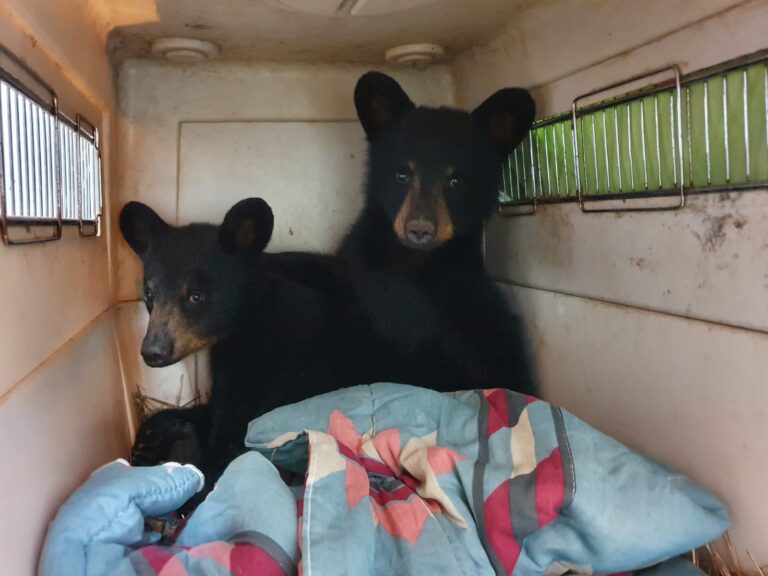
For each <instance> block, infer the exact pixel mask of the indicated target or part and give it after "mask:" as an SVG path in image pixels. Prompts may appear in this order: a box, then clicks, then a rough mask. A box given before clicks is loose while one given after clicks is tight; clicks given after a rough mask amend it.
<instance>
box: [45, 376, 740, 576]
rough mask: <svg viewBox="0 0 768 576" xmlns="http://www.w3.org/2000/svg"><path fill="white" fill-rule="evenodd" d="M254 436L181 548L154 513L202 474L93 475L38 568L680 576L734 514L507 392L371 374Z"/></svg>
mask: <svg viewBox="0 0 768 576" xmlns="http://www.w3.org/2000/svg"><path fill="white" fill-rule="evenodd" d="M245 442H246V445H247V446H248V447H250V448H251V449H252V451H251V452H249V453H247V454H245V455H243V456H241V457H240V458H238V459H237V460H235V461H234V462H233V463H232V464H231V465H230V467H229V468H228V469H227V471H226V472H225V474H224V475H223V476H222V478H221V479H220V481H219V482H218V484H217V486H216V488H215V490H214V491H213V492H212V493H211V494H210V495H209V497H208V498H207V499H206V500H205V502H203V503H202V504H201V505H200V506H199V508H198V509H197V511H196V512H195V513H194V514H193V515H192V516H191V518H190V519H189V521H188V522H187V524H186V526H185V527H184V528H183V530H181V532H180V535H179V536H178V538H177V539H176V541H175V542H174V543H173V544H172V545H163V546H161V545H159V544H158V543H157V535H154V534H152V533H148V532H146V531H145V519H146V518H148V517H153V516H158V515H162V514H164V513H167V512H169V511H171V510H174V509H175V508H177V507H179V506H180V505H181V504H182V503H183V502H184V501H186V500H187V499H188V498H190V497H191V496H193V495H194V494H195V493H196V491H197V490H199V488H200V486H201V485H202V483H201V478H200V476H199V472H197V471H196V470H195V469H193V468H192V467H190V466H178V465H165V466H158V467H151V468H131V467H130V466H128V465H127V464H125V463H124V462H116V463H112V464H110V465H108V466H106V467H104V468H102V469H100V470H99V471H97V472H96V473H94V474H93V475H92V477H91V478H90V479H89V480H88V481H87V482H86V483H85V485H84V486H82V487H81V488H80V489H79V490H78V491H77V492H76V493H75V494H74V495H73V496H72V497H71V498H70V500H69V501H68V502H67V503H66V504H65V505H64V506H63V507H62V508H61V510H60V511H59V514H58V515H57V517H56V519H55V520H54V522H53V523H52V525H51V527H50V529H49V533H48V537H47V541H46V544H45V548H44V551H43V557H42V560H41V564H40V574H41V575H43V576H50V575H59V574H61V575H66V576H97V575H102V574H104V575H106V574H109V575H116V576H121V575H131V576H134V575H140V576H155V575H170V574H178V575H186V574H195V575H197V574H200V575H202V574H206V575H213V576H224V575H227V576H228V575H230V574H259V575H275V576H279V575H289V574H296V573H297V572H298V573H302V574H304V575H310V574H315V575H318V576H324V575H335V574H355V575H361V576H363V575H378V574H382V575H384V574H386V575H391V574H419V575H421V574H441V576H453V575H459V574H461V575H465V574H472V575H475V574H488V575H502V574H506V575H520V576H535V575H539V574H541V575H544V574H547V575H558V574H566V573H581V574H618V573H629V572H631V571H635V570H638V569H641V568H644V567H648V566H652V565H655V564H657V563H659V562H663V561H666V560H668V559H672V560H670V561H669V562H667V563H666V564H664V565H662V566H660V567H658V568H655V569H654V570H655V571H652V572H647V573H648V574H657V575H662V574H665V575H670V576H671V575H672V574H674V575H675V576H683V575H686V576H687V575H689V574H690V575H694V574H700V573H699V572H698V571H697V570H696V569H695V568H693V567H692V566H690V565H689V564H687V563H684V562H682V561H680V560H676V559H674V557H675V556H677V555H679V554H682V553H684V552H686V551H688V550H690V549H692V548H695V547H697V546H700V545H702V544H704V543H706V542H709V541H711V540H713V539H715V538H717V537H718V536H719V535H720V534H722V533H723V531H724V530H725V529H726V528H727V525H728V521H727V516H726V513H725V511H724V509H723V507H722V506H721V505H720V504H719V503H718V502H717V501H716V500H715V499H714V498H713V497H712V496H711V495H709V494H707V493H706V492H704V491H702V490H701V489H699V488H697V487H696V486H694V485H693V484H691V483H690V482H689V481H688V480H687V479H686V478H684V477H683V476H681V475H679V474H677V473H675V472H673V471H671V470H668V469H666V468H664V467H662V466H660V465H658V464H656V463H654V462H651V461H650V460H648V459H646V458H644V457H642V456H641V455H639V454H637V453H635V452H633V451H631V450H629V449H628V448H626V447H624V446H622V445H621V444H619V443H617V442H616V441H614V440H612V439H610V438H608V437H606V436H605V435H603V434H601V433H599V432H597V431H596V430H594V429H592V428H590V427H589V426H588V425H586V424H585V423H584V422H582V421H580V420H579V419H578V418H576V417H574V416H573V415H571V414H569V413H568V412H566V411H564V410H561V409H558V408H556V407H553V406H552V405H550V404H548V403H546V402H543V401H541V400H537V399H535V398H531V397H527V396H523V395H520V394H515V393H512V392H509V391H505V390H483V391H474V392H460V393H455V394H439V393H436V392H433V391H429V390H424V389H419V388H414V387H410V386H403V385H395V384H376V385H372V386H360V387H356V388H351V389H346V390H342V391H338V392H334V393H331V394H326V395H323V396H319V397H316V398H312V399H310V400H306V401H304V402H301V403H298V404H294V405H291V406H286V407H283V408H280V409H277V410H275V411H273V412H271V413H269V414H267V415H265V416H263V417H261V418H259V419H257V420H255V421H253V422H252V423H251V424H250V426H249V429H248V433H247V436H246V438H245ZM276 466H279V467H281V468H283V469H286V470H290V471H293V472H296V473H298V474H299V475H300V478H303V482H300V483H299V485H298V486H297V487H290V486H287V485H286V484H285V483H284V482H283V480H282V479H281V476H280V475H279V474H278V472H277V469H276ZM569 571H571V572H569ZM644 573H646V572H644Z"/></svg>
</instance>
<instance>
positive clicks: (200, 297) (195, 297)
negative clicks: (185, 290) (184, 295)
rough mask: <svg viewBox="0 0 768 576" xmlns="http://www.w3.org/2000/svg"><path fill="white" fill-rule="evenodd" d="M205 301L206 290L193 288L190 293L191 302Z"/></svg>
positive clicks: (200, 302) (199, 302)
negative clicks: (201, 290)
mask: <svg viewBox="0 0 768 576" xmlns="http://www.w3.org/2000/svg"><path fill="white" fill-rule="evenodd" d="M203 302H205V293H204V292H200V291H199V290H192V292H190V293H189V303H190V304H202V303H203Z"/></svg>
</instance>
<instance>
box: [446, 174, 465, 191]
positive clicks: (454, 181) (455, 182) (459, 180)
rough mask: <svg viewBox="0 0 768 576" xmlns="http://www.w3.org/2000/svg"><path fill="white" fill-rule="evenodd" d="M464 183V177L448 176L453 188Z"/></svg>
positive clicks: (449, 184) (449, 183)
mask: <svg viewBox="0 0 768 576" xmlns="http://www.w3.org/2000/svg"><path fill="white" fill-rule="evenodd" d="M462 184H464V179H463V178H462V177H461V176H456V175H454V176H451V177H450V178H448V186H450V187H451V188H459V187H460V186H461V185H462Z"/></svg>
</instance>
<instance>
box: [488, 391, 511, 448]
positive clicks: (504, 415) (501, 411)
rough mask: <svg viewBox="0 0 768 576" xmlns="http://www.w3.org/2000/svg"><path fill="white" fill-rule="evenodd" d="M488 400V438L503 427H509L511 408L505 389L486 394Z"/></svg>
mask: <svg viewBox="0 0 768 576" xmlns="http://www.w3.org/2000/svg"><path fill="white" fill-rule="evenodd" d="M486 401H487V402H488V430H487V432H486V433H487V434H488V438H490V437H491V436H493V435H494V434H495V433H496V432H498V431H499V430H501V429H502V428H509V409H508V408H507V395H506V393H505V392H504V390H494V391H493V392H491V393H490V394H488V396H486Z"/></svg>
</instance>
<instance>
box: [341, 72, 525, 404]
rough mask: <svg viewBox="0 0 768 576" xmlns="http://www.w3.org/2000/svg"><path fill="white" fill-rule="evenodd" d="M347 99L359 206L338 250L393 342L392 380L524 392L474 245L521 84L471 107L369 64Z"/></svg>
mask: <svg viewBox="0 0 768 576" xmlns="http://www.w3.org/2000/svg"><path fill="white" fill-rule="evenodd" d="M355 106H356V108H357V113H358V117H359V118H360V122H361V124H362V126H363V129H364V130H365V132H366V135H367V137H368V174H367V183H366V187H365V205H364V208H363V210H362V212H361V213H360V215H359V217H358V219H357V221H356V223H355V224H354V225H353V227H352V229H351V230H350V232H349V233H348V235H347V237H346V238H345V239H344V241H343V243H342V245H341V246H340V248H339V251H338V254H339V255H340V256H341V257H342V258H343V259H344V260H346V262H347V264H348V266H349V272H350V275H351V280H352V283H353V285H354V293H355V296H356V300H357V302H358V305H359V306H360V307H361V309H362V311H363V313H364V315H365V317H366V318H367V319H368V320H369V321H370V322H371V323H372V325H373V328H374V329H375V330H376V332H377V333H378V334H379V335H380V336H382V337H384V338H385V339H386V340H387V341H388V342H389V343H390V344H391V345H393V346H395V347H396V348H397V349H398V350H399V354H400V355H401V357H402V358H403V361H402V364H401V367H402V368H403V370H402V372H401V374H402V376H403V377H402V379H401V380H402V381H406V382H408V383H411V384H418V385H422V386H429V387H431V388H434V389H437V390H456V389H466V388H495V387H500V388H510V389H513V390H517V391H520V392H525V393H533V394H535V393H536V385H535V380H534V377H533V372H532V369H531V366H530V363H529V359H528V355H527V343H526V340H525V338H524V333H523V329H522V326H521V323H520V321H519V319H518V318H517V316H516V315H514V314H512V312H511V311H510V309H509V308H508V304H507V302H506V301H505V299H504V297H503V295H502V294H501V292H500V291H499V290H498V288H497V287H496V286H495V285H494V283H493V282H492V281H491V279H490V278H489V276H488V275H487V273H486V271H485V268H484V263H483V256H482V234H483V226H484V223H485V221H486V219H487V218H488V217H489V216H490V215H491V213H492V211H493V209H494V207H495V206H496V203H497V195H498V185H499V182H500V176H501V170H500V165H501V162H502V161H503V160H504V159H505V158H506V157H507V155H508V154H509V153H510V152H511V151H512V150H513V149H514V148H515V147H516V146H517V145H518V144H519V143H520V142H521V141H522V140H523V138H524V137H525V135H526V133H527V132H528V130H529V129H530V127H531V124H532V122H533V119H534V115H535V105H534V102H533V99H532V98H531V96H530V94H529V93H528V92H527V91H526V90H523V89H517V88H508V89H504V90H500V91H498V92H497V93H495V94H494V95H492V96H491V97H490V98H488V99H487V100H486V101H485V102H484V103H483V104H481V105H480V107H478V108H477V109H476V110H475V111H474V112H472V113H471V114H470V113H467V112H462V111H459V110H454V109H449V108H439V109H432V108H425V107H416V106H415V105H414V104H413V102H411V100H410V98H409V97H408V96H407V95H406V93H405V92H404V91H403V89H402V88H401V87H400V86H399V85H398V83H397V82H396V81H395V80H393V79H392V78H390V77H389V76H386V75H384V74H381V73H378V72H369V73H367V74H365V75H364V76H363V77H362V78H361V79H360V80H359V81H358V84H357V87H356V89H355Z"/></svg>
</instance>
